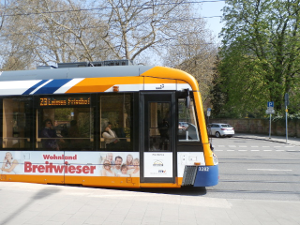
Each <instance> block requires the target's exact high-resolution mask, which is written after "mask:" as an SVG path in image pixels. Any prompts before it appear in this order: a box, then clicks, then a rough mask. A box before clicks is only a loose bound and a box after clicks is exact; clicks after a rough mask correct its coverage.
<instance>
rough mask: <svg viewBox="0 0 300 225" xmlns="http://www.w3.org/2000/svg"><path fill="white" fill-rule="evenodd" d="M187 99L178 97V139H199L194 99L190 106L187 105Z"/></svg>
mask: <svg viewBox="0 0 300 225" xmlns="http://www.w3.org/2000/svg"><path fill="white" fill-rule="evenodd" d="M185 101H186V99H178V121H179V122H178V140H179V141H199V140H200V139H199V133H198V126H197V120H196V116H195V108H194V102H193V99H191V101H190V105H189V108H187V107H186V103H185Z"/></svg>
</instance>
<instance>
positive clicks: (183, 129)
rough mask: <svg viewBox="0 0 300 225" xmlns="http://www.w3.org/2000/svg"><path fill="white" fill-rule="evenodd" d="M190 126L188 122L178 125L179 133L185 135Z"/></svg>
mask: <svg viewBox="0 0 300 225" xmlns="http://www.w3.org/2000/svg"><path fill="white" fill-rule="evenodd" d="M188 126H189V124H188V123H187V122H179V123H178V131H179V133H183V132H184V131H186V129H187V128H188Z"/></svg>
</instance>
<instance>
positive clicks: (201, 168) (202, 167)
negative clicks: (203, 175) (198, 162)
mask: <svg viewBox="0 0 300 225" xmlns="http://www.w3.org/2000/svg"><path fill="white" fill-rule="evenodd" d="M198 171H201V172H208V171H209V167H207V166H199V169H198Z"/></svg>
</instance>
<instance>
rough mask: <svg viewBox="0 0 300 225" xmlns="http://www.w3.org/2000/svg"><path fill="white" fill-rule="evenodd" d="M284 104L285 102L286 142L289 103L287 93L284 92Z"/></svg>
mask: <svg viewBox="0 0 300 225" xmlns="http://www.w3.org/2000/svg"><path fill="white" fill-rule="evenodd" d="M284 104H285V133H286V143H287V142H288V119H287V115H288V105H289V94H288V93H285V95H284Z"/></svg>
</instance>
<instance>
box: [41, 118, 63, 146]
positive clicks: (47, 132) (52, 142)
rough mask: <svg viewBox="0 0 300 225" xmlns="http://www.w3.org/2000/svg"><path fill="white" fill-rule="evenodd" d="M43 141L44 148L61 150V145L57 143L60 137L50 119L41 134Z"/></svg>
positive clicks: (46, 121)
mask: <svg viewBox="0 0 300 225" xmlns="http://www.w3.org/2000/svg"><path fill="white" fill-rule="evenodd" d="M40 137H41V138H45V139H42V144H43V148H44V149H46V150H59V145H58V143H57V139H56V138H58V136H57V134H56V130H55V129H54V128H53V124H52V121H51V120H50V119H46V120H45V121H44V128H43V129H42V130H41V133H40Z"/></svg>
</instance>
